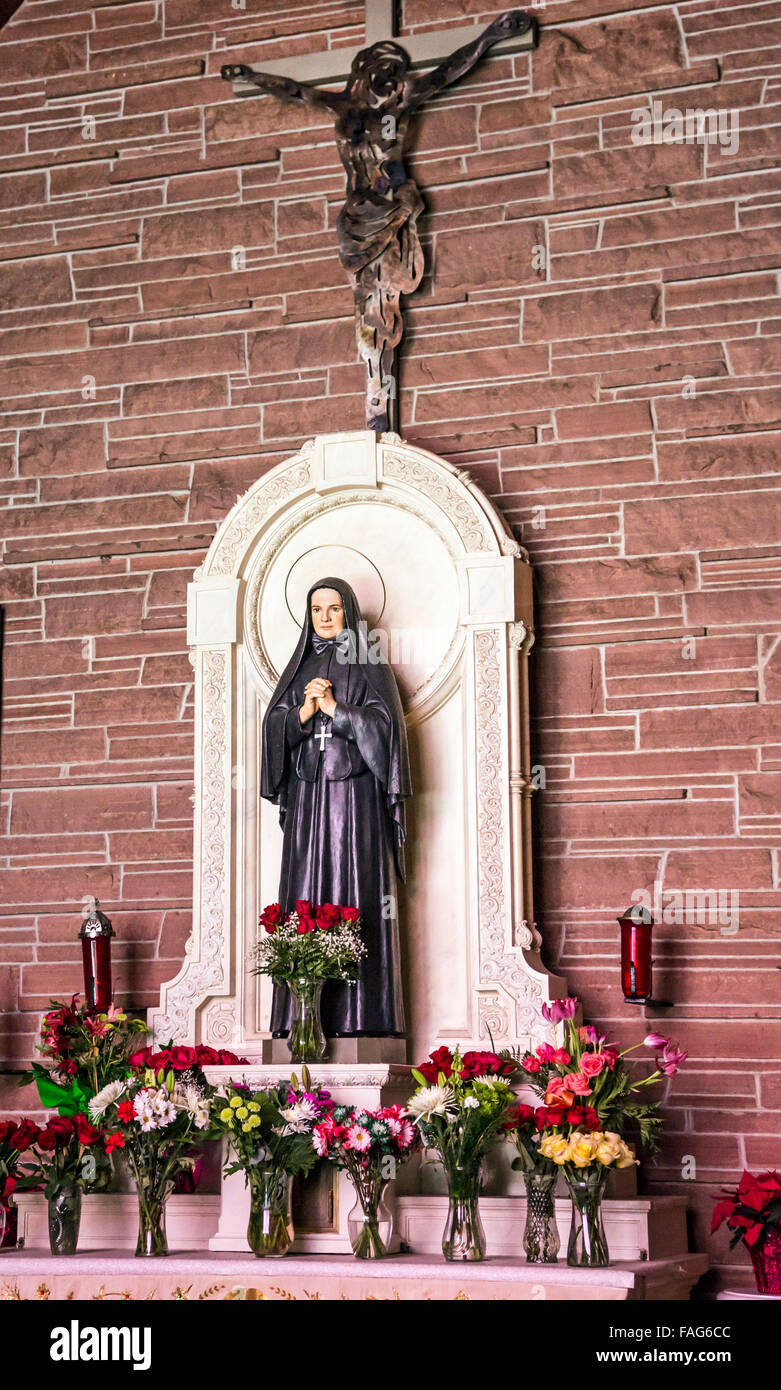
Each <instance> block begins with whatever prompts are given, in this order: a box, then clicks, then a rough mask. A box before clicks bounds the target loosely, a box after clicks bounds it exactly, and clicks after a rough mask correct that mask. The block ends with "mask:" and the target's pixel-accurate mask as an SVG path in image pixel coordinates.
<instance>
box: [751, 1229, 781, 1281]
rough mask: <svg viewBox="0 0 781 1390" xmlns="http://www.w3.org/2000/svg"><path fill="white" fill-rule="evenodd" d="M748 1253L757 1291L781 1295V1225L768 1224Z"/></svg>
mask: <svg viewBox="0 0 781 1390" xmlns="http://www.w3.org/2000/svg"><path fill="white" fill-rule="evenodd" d="M749 1254H750V1256H751V1263H752V1265H753V1266H754V1278H755V1279H756V1283H757V1293H764V1294H776V1295H781V1226H768V1227H767V1229H766V1230H765V1232H764V1234H763V1235H761V1236H760V1238H759V1240H758V1241H757V1243H756V1245H754V1246H753V1247H750V1248H749Z"/></svg>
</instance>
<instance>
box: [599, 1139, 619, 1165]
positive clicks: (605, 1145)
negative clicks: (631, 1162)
mask: <svg viewBox="0 0 781 1390" xmlns="http://www.w3.org/2000/svg"><path fill="white" fill-rule="evenodd" d="M620 1157H621V1144H620V1141H619V1143H618V1144H616V1143H615V1142H614V1141H613V1140H612V1139H608V1138H605V1139H603V1140H602V1143H601V1144H598V1145H597V1158H598V1160H599V1162H600V1163H602V1164H604V1166H605V1167H606V1168H607V1167H608V1166H609V1164H611V1163H615V1161H616V1159H617V1158H620Z"/></svg>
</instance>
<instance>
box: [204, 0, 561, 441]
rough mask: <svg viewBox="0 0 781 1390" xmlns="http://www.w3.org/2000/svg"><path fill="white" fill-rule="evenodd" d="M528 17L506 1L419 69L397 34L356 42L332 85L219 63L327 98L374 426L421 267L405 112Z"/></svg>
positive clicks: (294, 95) (304, 95)
mask: <svg viewBox="0 0 781 1390" xmlns="http://www.w3.org/2000/svg"><path fill="white" fill-rule="evenodd" d="M533 27H534V20H533V18H532V17H531V15H528V14H526V12H525V11H524V10H509V11H508V12H507V13H506V14H503V15H501V16H500V18H499V19H497V20H495V21H494V23H493V24H491V25H489V27H488V28H487V29H486V30H484V32H483V33H482V34H481V35H480V36H479V38H477V39H475V41H474V43H470V44H466V45H465V46H464V47H463V48H459V49H457V50H456V52H455V53H451V55H450V57H449V58H445V59H444V61H443V62H441V63H440V64H439V66H438V67H436V68H434V69H433V71H432V72H429V73H427V74H425V75H422V76H417V77H416V76H414V75H413V74H412V73H411V72H410V60H409V56H408V55H407V53H405V51H404V49H403V48H401V47H400V46H399V45H398V44H397V43H392V42H390V41H388V42H382V43H375V44H372V46H371V47H370V48H364V49H362V51H361V52H360V53H358V54H356V56H355V59H354V60H353V64H352V67H351V70H350V76H349V78H348V80H347V85H346V86H345V88H344V90H343V91H341V92H331V91H328V90H327V89H325V88H322V87H313V86H312V85H311V84H309V83H306V82H296V81H294V79H293V78H291V77H277V76H275V75H274V74H272V73H263V72H253V71H252V69H251V68H249V67H246V66H245V65H244V64H237V63H231V64H226V66H225V67H223V69H222V76H223V77H224V78H225V80H226V81H232V80H233V79H234V78H242V79H243V80H244V81H246V82H252V83H254V85H255V86H256V87H259V88H260V90H261V91H263V92H269V93H271V94H272V95H273V96H276V97H279V98H280V99H281V100H282V101H293V102H297V103H301V104H304V105H307V106H315V107H327V108H328V110H329V111H333V112H334V115H335V117H336V120H335V126H334V128H335V132H336V143H337V148H338V150H339V157H340V159H341V161H342V164H343V165H344V168H345V171H346V174H347V197H346V200H345V203H344V206H343V208H342V210H341V212H340V213H339V221H338V229H339V257H340V259H341V262H342V265H343V266H344V268H345V270H346V271H347V273H348V275H349V277H350V281H351V283H352V286H353V292H354V296H355V322H356V336H357V340H358V351H359V353H360V356H361V357H362V358H363V360H364V362H365V364H366V376H367V382H366V423H367V425H368V426H369V427H370V428H371V429H374V430H378V431H383V430H388V429H392V428H395V427H396V424H397V399H396V395H397V393H396V379H395V374H394V357H395V350H396V347H397V346H398V344H399V342H400V341H401V335H402V332H403V320H402V314H401V307H400V298H401V295H402V294H411V292H412V291H413V290H414V289H416V288H417V286H418V285H419V284H420V281H421V278H422V276H423V252H422V249H421V245H420V238H419V236H418V230H417V226H416V223H417V219H418V217H419V216H420V213H421V212H422V211H423V206H424V204H423V199H422V198H421V196H420V192H419V190H418V187H417V184H416V183H415V181H414V179H411V178H410V177H409V174H408V173H407V170H406V168H405V165H404V143H405V139H406V136H407V131H408V128H409V124H410V121H411V120H412V117H413V116H414V115H415V114H416V113H417V112H418V111H419V110H420V108H421V106H423V104H424V102H426V101H428V99H429V97H433V96H436V94H437V93H438V92H441V91H442V89H443V88H444V87H449V86H450V85H451V83H453V82H457V81H458V79H459V78H460V77H464V76H465V74H466V73H468V72H470V71H471V69H472V68H473V67H474V66H475V64H476V63H478V62H479V60H480V59H481V58H482V56H483V54H484V53H486V52H487V51H488V49H489V48H491V47H492V46H493V44H495V43H499V42H500V41H501V40H502V39H509V38H512V37H513V36H514V35H515V34H523V33H526V31H527V30H528V29H531V28H533Z"/></svg>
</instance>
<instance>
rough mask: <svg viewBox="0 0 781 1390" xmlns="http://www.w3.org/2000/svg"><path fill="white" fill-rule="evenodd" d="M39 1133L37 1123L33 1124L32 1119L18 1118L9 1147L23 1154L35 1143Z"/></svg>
mask: <svg viewBox="0 0 781 1390" xmlns="http://www.w3.org/2000/svg"><path fill="white" fill-rule="evenodd" d="M12 1128H13V1126H12ZM40 1133H41V1130H40V1129H39V1127H38V1125H34V1124H33V1122H32V1120H20V1121H19V1124H18V1125H16V1133H15V1134H13V1135H12V1136H11V1148H12V1149H15V1150H16V1152H17V1153H20V1154H23V1153H24V1152H25V1151H26V1150H27V1149H29V1148H30V1145H31V1144H34V1143H35V1141H36V1139H37V1138H38V1135H39V1134H40Z"/></svg>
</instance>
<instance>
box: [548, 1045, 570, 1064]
mask: <svg viewBox="0 0 781 1390" xmlns="http://www.w3.org/2000/svg"><path fill="white" fill-rule="evenodd" d="M551 1061H552V1062H555V1063H556V1066H557V1067H568V1066H569V1064H570V1062H571V1061H572V1058H571V1057H570V1055H569V1053H568V1052H567V1051H566V1050H565V1048H563V1047H557V1048H556V1051H555V1052H554V1053H553V1055H552V1057H551Z"/></svg>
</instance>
